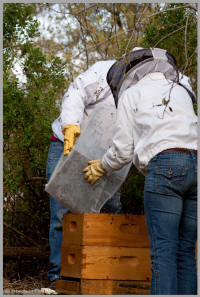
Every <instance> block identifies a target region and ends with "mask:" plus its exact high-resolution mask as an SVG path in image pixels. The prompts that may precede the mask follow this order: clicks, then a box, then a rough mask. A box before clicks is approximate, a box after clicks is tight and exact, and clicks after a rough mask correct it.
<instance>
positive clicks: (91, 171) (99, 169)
mask: <svg viewBox="0 0 200 297" xmlns="http://www.w3.org/2000/svg"><path fill="white" fill-rule="evenodd" d="M88 164H89V165H90V166H88V167H86V168H84V169H83V172H86V174H85V176H84V179H85V180H86V181H87V182H88V183H90V184H91V185H93V184H95V183H96V181H97V180H98V179H99V178H100V177H102V176H103V175H105V174H106V173H107V171H106V170H105V169H104V168H103V166H102V160H101V159H100V160H92V161H89V162H88Z"/></svg>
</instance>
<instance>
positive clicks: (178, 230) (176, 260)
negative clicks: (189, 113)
mask: <svg viewBox="0 0 200 297" xmlns="http://www.w3.org/2000/svg"><path fill="white" fill-rule="evenodd" d="M144 208H145V216H146V222H147V228H148V235H149V240H150V249H151V263H152V267H151V269H152V280H151V295H196V294H197V272H196V260H195V243H196V240H197V155H195V154H194V152H192V151H190V154H186V153H182V152H166V153H161V154H158V155H157V156H156V157H154V158H153V159H152V160H151V161H150V162H149V167H148V173H147V176H146V179H145V188H144Z"/></svg>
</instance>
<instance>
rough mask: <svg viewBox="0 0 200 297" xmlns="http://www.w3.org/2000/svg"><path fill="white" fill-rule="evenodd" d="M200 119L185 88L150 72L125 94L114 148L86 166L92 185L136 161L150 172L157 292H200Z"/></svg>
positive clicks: (147, 202) (147, 193)
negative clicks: (199, 246)
mask: <svg viewBox="0 0 200 297" xmlns="http://www.w3.org/2000/svg"><path fill="white" fill-rule="evenodd" d="M184 81H185V82H187V78H186V77H185V78H184ZM188 87H189V86H188ZM190 90H191V89H190ZM197 122H198V120H197V116H196V115H195V112H194V109H193V104H192V100H191V97H190V95H189V93H188V92H187V91H186V90H185V89H184V87H182V86H180V85H179V84H178V83H174V82H173V81H171V80H168V79H166V77H165V76H164V74H163V73H161V72H154V73H148V74H146V75H144V77H143V78H142V79H141V80H139V81H138V82H137V83H136V84H135V85H133V86H131V87H130V88H128V89H127V90H125V91H124V92H123V93H122V95H121V97H120V98H119V104H118V109H117V120H116V127H115V133H114V136H113V142H112V146H111V147H110V148H109V149H108V151H107V152H106V153H105V154H104V156H102V159H100V160H93V161H90V162H89V166H88V167H86V168H85V169H84V170H83V171H84V172H85V179H86V180H87V181H88V182H89V183H91V184H94V183H95V182H97V181H98V179H99V178H100V177H102V176H103V175H105V174H106V173H110V172H112V171H114V170H118V169H121V168H122V167H123V166H124V165H125V164H127V163H129V162H130V161H132V162H133V163H134V164H135V166H136V167H137V168H138V169H139V171H141V172H142V173H143V174H144V175H145V188H144V208H145V216H146V222H147V227H148V234H149V239H150V247H151V262H152V266H151V269H152V280H151V295H196V294H197V273H196V260H195V243H196V240H197V147H198V144H197Z"/></svg>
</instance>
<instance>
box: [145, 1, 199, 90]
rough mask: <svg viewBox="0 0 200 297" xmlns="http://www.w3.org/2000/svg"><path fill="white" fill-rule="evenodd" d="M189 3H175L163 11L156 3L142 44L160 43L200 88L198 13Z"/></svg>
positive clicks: (193, 83)
mask: <svg viewBox="0 0 200 297" xmlns="http://www.w3.org/2000/svg"><path fill="white" fill-rule="evenodd" d="M183 6H185V3H182V4H180V3H179V4H178V3H171V4H167V5H166V6H165V7H164V9H163V10H164V12H162V11H161V8H160V6H159V5H157V6H156V7H155V15H154V17H152V18H151V19H150V21H149V23H148V24H147V26H146V29H145V30H144V34H143V41H142V46H144V47H160V48H164V49H166V50H168V51H169V52H170V53H172V54H173V55H174V56H175V58H176V60H177V65H178V69H179V70H180V71H181V72H182V73H184V74H186V75H187V76H189V77H190V78H191V84H192V86H193V88H194V90H196V89H197V13H196V12H195V10H194V9H192V8H184V7H183Z"/></svg>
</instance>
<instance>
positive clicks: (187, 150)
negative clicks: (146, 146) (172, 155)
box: [160, 148, 197, 155]
mask: <svg viewBox="0 0 200 297" xmlns="http://www.w3.org/2000/svg"><path fill="white" fill-rule="evenodd" d="M190 151H192V152H193V153H194V154H195V155H197V150H189V149H185V148H171V149H167V150H164V151H162V152H160V154H162V153H168V152H181V153H186V154H190Z"/></svg>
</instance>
